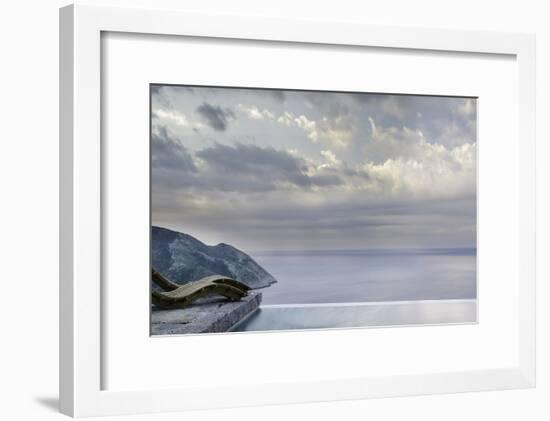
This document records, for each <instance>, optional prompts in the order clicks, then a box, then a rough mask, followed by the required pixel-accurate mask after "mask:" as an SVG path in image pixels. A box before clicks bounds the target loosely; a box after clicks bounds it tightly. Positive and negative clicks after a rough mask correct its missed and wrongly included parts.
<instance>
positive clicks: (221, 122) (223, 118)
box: [196, 102, 235, 132]
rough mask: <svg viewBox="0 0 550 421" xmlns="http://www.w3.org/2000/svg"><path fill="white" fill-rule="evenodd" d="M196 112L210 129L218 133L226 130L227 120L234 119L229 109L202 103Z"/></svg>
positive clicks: (233, 114)
mask: <svg viewBox="0 0 550 421" xmlns="http://www.w3.org/2000/svg"><path fill="white" fill-rule="evenodd" d="M196 111H197V113H199V114H200V116H201V117H202V118H203V119H204V121H205V122H206V123H207V124H208V125H209V126H210V127H212V128H213V129H214V130H217V131H219V132H222V131H225V130H227V123H228V120H230V119H232V118H235V113H234V112H233V110H231V109H230V108H222V107H220V106H219V105H211V104H209V103H208V102H203V103H202V104H201V105H199V106H198V107H197V110H196Z"/></svg>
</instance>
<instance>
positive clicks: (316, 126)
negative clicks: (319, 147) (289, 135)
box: [277, 111, 355, 147]
mask: <svg viewBox="0 0 550 421" xmlns="http://www.w3.org/2000/svg"><path fill="white" fill-rule="evenodd" d="M277 122H278V123H280V124H283V125H285V126H287V127H293V126H294V127H298V128H300V129H302V130H303V131H305V132H306V134H307V137H308V138H309V139H310V140H311V141H312V142H314V143H318V142H321V143H325V144H329V145H331V146H336V147H347V146H349V145H350V144H351V142H352V140H353V134H354V132H355V124H354V121H353V118H351V117H350V116H338V117H334V118H329V117H327V116H323V117H321V118H320V119H318V120H310V119H309V118H307V117H306V116H305V115H303V114H301V115H297V116H296V115H294V114H292V113H291V112H288V111H285V112H284V113H283V114H282V115H280V116H279V117H278V118H277Z"/></svg>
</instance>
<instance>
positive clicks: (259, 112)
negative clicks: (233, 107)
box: [238, 104, 275, 121]
mask: <svg viewBox="0 0 550 421" xmlns="http://www.w3.org/2000/svg"><path fill="white" fill-rule="evenodd" d="M238 108H239V111H241V112H243V113H244V114H245V115H246V116H247V117H248V118H250V119H252V120H271V121H272V120H274V119H275V115H274V114H273V113H272V112H271V111H269V110H268V109H265V108H264V109H259V108H258V107H255V106H254V105H252V106H246V105H243V104H239V105H238Z"/></svg>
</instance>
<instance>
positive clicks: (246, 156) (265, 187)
mask: <svg viewBox="0 0 550 421" xmlns="http://www.w3.org/2000/svg"><path fill="white" fill-rule="evenodd" d="M196 156H197V157H198V158H200V159H201V160H202V161H203V162H204V163H205V164H206V166H207V167H208V168H205V169H204V172H205V173H209V174H210V175H214V174H215V175H216V177H215V178H216V181H217V182H220V181H221V184H220V186H216V184H215V183H212V184H211V185H210V187H211V188H222V189H230V190H234V191H270V190H275V189H278V188H283V189H284V188H311V187H316V186H317V187H318V186H331V185H338V184H340V183H341V182H342V180H341V179H340V178H339V177H338V175H336V174H309V171H310V167H309V166H308V164H307V163H306V161H305V160H304V159H303V158H300V157H297V156H294V155H291V154H290V153H289V152H287V151H283V150H277V149H274V148H272V147H267V148H262V147H259V146H255V145H245V144H242V143H237V144H236V145H235V146H226V145H221V144H219V143H217V144H215V145H214V146H212V147H210V148H206V149H203V150H200V151H198V152H197V153H196ZM220 178H223V179H225V180H224V181H222V180H220ZM207 179H209V177H208V175H206V176H203V180H202V181H204V180H207ZM201 184H202V182H201ZM202 187H206V186H204V185H202Z"/></svg>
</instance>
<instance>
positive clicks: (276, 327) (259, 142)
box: [149, 83, 478, 336]
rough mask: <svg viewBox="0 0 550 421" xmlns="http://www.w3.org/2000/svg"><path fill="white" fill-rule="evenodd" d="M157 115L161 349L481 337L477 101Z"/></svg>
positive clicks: (217, 91) (168, 99)
mask: <svg viewBox="0 0 550 421" xmlns="http://www.w3.org/2000/svg"><path fill="white" fill-rule="evenodd" d="M149 101H150V121H149V125H150V207H151V208H150V212H151V215H150V221H151V226H150V230H151V231H150V243H151V254H150V272H151V286H150V288H151V291H150V292H151V294H150V295H151V303H150V306H151V309H150V323H151V324H150V333H151V335H153V336H155V335H182V334H199V333H222V332H261V331H288V330H308V329H335V328H340V329H342V328H348V329H349V328H374V327H378V328H380V327H406V326H421V325H437V324H446V325H452V324H466V323H476V322H477V307H478V297H477V153H476V151H477V125H478V123H477V120H478V106H477V98H475V97H458V96H435V95H429V94H428V93H426V94H425V95H411V94H400V93H378V92H375V93H373V92H336V91H321V90H297V89H268V88H244V87H224V86H195V85H171V84H160V83H158V84H157V83H156V84H150V85H149Z"/></svg>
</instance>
